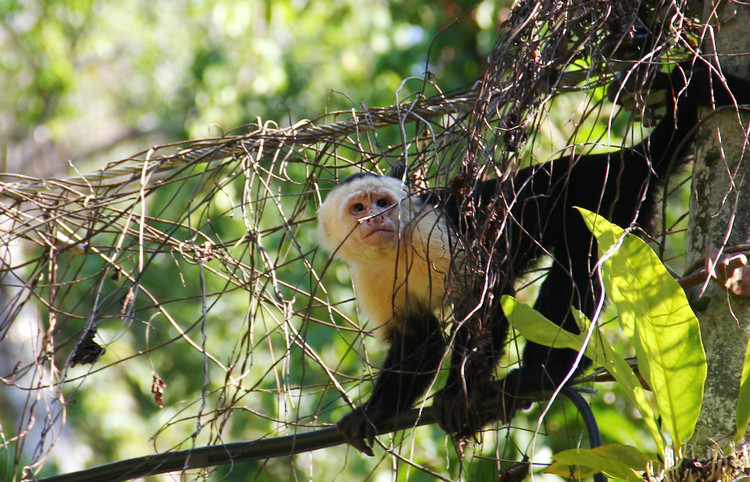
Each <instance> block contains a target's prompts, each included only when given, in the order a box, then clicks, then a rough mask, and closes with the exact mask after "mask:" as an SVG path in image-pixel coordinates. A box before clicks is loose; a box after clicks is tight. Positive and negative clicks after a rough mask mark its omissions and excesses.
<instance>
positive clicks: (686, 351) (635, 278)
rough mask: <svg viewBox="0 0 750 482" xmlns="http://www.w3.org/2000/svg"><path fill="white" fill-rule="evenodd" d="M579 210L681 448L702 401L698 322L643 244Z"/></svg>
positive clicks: (608, 286)
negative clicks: (597, 247)
mask: <svg viewBox="0 0 750 482" xmlns="http://www.w3.org/2000/svg"><path fill="white" fill-rule="evenodd" d="M579 210H580V211H581V215H582V216H583V218H584V220H585V221H586V223H587V224H588V226H589V228H590V229H591V231H592V232H593V233H594V235H595V236H596V238H597V242H598V245H599V256H600V258H609V259H608V260H607V262H605V263H604V264H603V265H602V278H603V282H604V286H605V289H606V292H607V295H608V296H609V297H610V299H611V300H612V301H613V302H614V304H615V306H616V307H617V312H618V313H619V316H620V320H621V324H622V325H621V326H622V327H623V330H624V331H625V332H626V333H632V338H631V339H632V341H633V344H634V345H635V348H636V356H637V358H638V367H639V369H640V372H641V375H642V376H643V377H644V379H645V380H646V381H647V383H648V384H649V386H650V387H651V389H652V390H653V392H654V395H655V398H656V403H657V406H658V409H659V415H660V416H661V417H662V422H663V426H664V427H665V428H666V429H667V430H668V431H669V433H670V435H671V437H672V440H673V442H674V445H675V446H676V447H679V446H680V445H681V444H682V443H683V442H685V441H686V440H688V439H689V438H690V437H691V436H692V434H693V432H694V430H695V423H696V421H697V420H698V414H699V412H700V407H701V404H702V402H703V386H704V383H705V380H706V355H705V352H704V350H703V344H702V343H701V335H700V326H699V324H698V319H697V318H696V317H695V315H694V314H693V311H692V310H691V309H690V306H689V304H688V300H687V297H686V296H685V293H684V291H683V290H682V288H681V287H680V286H679V284H677V281H675V280H674V278H673V277H672V276H671V275H670V274H669V272H668V271H667V270H666V268H665V267H664V266H663V265H662V264H661V261H659V258H658V257H657V256H656V254H655V253H654V252H653V251H652V250H651V248H649V247H648V245H647V244H646V243H645V242H643V240H641V239H640V238H638V237H636V236H630V235H627V236H626V235H625V233H624V231H623V230H622V229H621V228H619V227H618V226H615V225H613V224H611V223H609V222H608V221H606V220H605V219H603V218H602V217H601V216H598V215H597V214H594V213H591V212H588V211H585V210H583V209H579Z"/></svg>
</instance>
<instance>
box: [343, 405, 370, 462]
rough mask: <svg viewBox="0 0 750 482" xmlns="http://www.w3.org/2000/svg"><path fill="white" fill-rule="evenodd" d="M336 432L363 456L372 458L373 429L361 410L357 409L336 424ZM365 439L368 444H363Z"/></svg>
mask: <svg viewBox="0 0 750 482" xmlns="http://www.w3.org/2000/svg"><path fill="white" fill-rule="evenodd" d="M336 431H337V432H338V433H340V434H341V436H343V437H344V439H345V440H346V442H347V443H348V444H349V445H351V446H352V447H354V448H355V449H357V450H359V451H360V452H362V453H363V454H365V455H367V456H369V457H373V456H374V455H375V454H374V453H373V451H372V448H371V446H372V444H373V442H374V441H375V427H374V426H373V425H372V424H371V423H370V422H369V420H368V419H367V417H366V416H365V414H364V413H363V411H362V409H361V408H358V409H356V410H354V411H352V412H351V413H349V414H348V415H346V416H345V417H344V418H342V419H341V420H339V423H337V424H336ZM365 439H367V441H368V442H369V445H368V443H367V442H365Z"/></svg>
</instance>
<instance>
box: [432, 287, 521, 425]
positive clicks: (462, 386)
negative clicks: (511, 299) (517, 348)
mask: <svg viewBox="0 0 750 482" xmlns="http://www.w3.org/2000/svg"><path fill="white" fill-rule="evenodd" d="M499 300H500V297H499V296H498V297H495V303H494V306H491V307H488V309H486V310H481V311H480V312H477V313H474V314H473V315H471V316H470V317H468V318H464V319H463V320H462V321H459V322H458V325H457V326H456V327H455V330H454V334H453V345H452V350H453V353H452V361H451V367H450V373H449V376H448V380H447V381H446V384H445V387H443V389H441V390H440V391H439V392H438V393H436V394H435V398H434V403H433V404H434V406H435V407H436V408H437V411H438V421H439V423H440V426H441V428H442V429H443V430H445V431H446V433H450V434H454V435H456V436H457V437H458V438H466V437H469V436H471V435H474V434H475V433H476V432H478V431H479V430H481V428H482V427H483V426H484V425H486V424H487V423H489V422H491V421H493V420H496V419H498V418H499V416H497V415H494V414H485V413H481V412H480V411H478V410H477V408H478V406H479V405H480V404H481V403H482V402H484V401H486V400H489V399H495V400H498V401H499V400H500V394H501V392H500V391H499V390H498V386H497V382H496V381H495V380H494V372H495V367H496V365H497V363H498V361H499V359H500V357H501V356H502V354H503V350H504V345H505V340H506V337H507V334H508V320H507V319H506V318H505V315H504V314H503V312H502V310H501V308H500V304H499ZM463 311H464V310H463V309H461V311H459V313H460V312H463ZM459 319H460V318H459Z"/></svg>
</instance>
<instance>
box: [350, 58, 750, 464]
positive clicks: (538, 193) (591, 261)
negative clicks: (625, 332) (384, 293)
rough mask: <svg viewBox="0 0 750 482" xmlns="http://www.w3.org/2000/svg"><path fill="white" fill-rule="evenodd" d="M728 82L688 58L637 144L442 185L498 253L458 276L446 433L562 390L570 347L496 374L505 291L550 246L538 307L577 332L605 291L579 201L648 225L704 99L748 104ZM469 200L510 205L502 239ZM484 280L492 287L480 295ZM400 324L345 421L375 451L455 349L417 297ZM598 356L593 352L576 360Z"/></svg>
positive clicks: (463, 432)
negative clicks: (466, 192)
mask: <svg viewBox="0 0 750 482" xmlns="http://www.w3.org/2000/svg"><path fill="white" fill-rule="evenodd" d="M725 80H726V82H727V85H728V87H729V90H730V91H731V92H732V94H733V95H734V97H733V95H732V94H730V92H729V91H728V90H727V88H726V86H725V85H724V83H723V80H721V79H720V78H719V76H718V75H716V74H715V73H711V69H710V68H709V67H707V66H706V65H705V64H702V63H700V61H698V62H696V63H695V65H691V64H690V63H686V64H682V65H680V66H678V67H676V68H675V69H674V71H673V73H672V74H671V91H670V92H668V94H667V98H668V99H669V100H668V105H667V112H666V114H665V115H664V117H663V118H662V119H661V121H660V122H659V124H658V125H657V126H656V127H655V128H654V129H653V131H652V132H651V134H650V135H649V137H648V138H647V139H645V140H644V141H643V142H641V143H640V144H638V145H636V146H633V147H629V148H623V149H621V150H618V151H615V152H611V153H603V154H591V155H583V156H566V157H561V158H559V159H556V160H553V161H550V162H547V163H544V164H540V165H535V166H532V167H529V168H526V169H522V170H520V171H519V172H518V173H517V174H516V175H515V176H513V177H512V178H511V179H510V180H508V181H505V182H502V183H501V182H500V181H498V180H489V181H484V182H479V183H477V185H476V186H475V189H474V191H473V192H474V193H473V197H472V198H466V197H459V196H455V195H453V194H451V193H450V191H449V190H443V191H439V192H438V193H436V194H435V195H434V197H433V199H432V200H431V201H430V202H433V203H434V204H435V206H436V209H439V210H442V212H443V213H444V216H445V218H446V220H447V224H448V226H449V227H450V228H452V229H453V230H454V232H455V233H456V239H458V240H459V241H460V242H464V243H468V244H466V245H464V249H471V242H472V241H474V242H477V243H480V245H482V246H484V247H486V248H487V249H486V250H485V251H484V253H485V254H484V256H486V259H487V262H488V263H492V269H491V270H489V271H488V273H487V276H486V277H485V278H482V277H481V276H480V277H479V278H480V279H479V280H478V281H477V280H476V279H475V280H473V281H475V282H476V283H477V285H475V286H473V285H472V280H471V279H468V280H462V279H458V280H453V283H452V284H451V289H456V288H455V286H456V281H457V282H458V286H463V285H465V289H466V293H465V296H464V297H465V301H464V302H461V303H460V304H459V305H458V306H455V310H456V311H455V313H454V314H453V319H454V321H455V324H454V328H453V331H452V345H451V346H452V358H451V360H450V373H449V377H448V381H447V382H446V385H445V387H444V388H443V389H441V390H440V391H439V392H438V393H437V394H436V395H435V399H434V404H435V405H436V406H437V407H438V409H439V412H440V420H441V426H442V427H443V428H444V429H445V430H446V431H447V432H448V433H452V434H455V435H457V436H459V437H466V436H470V435H472V434H474V433H476V432H477V431H479V430H480V429H481V428H482V426H483V425H485V424H486V423H489V422H491V421H493V420H503V421H508V420H509V419H510V417H511V416H512V415H513V413H514V412H515V410H517V409H518V408H521V407H524V406H526V405H527V404H528V401H519V400H521V398H523V397H524V396H528V395H530V394H537V393H539V392H545V391H548V390H550V389H553V388H554V387H556V386H557V385H559V384H560V383H561V382H562V380H563V379H564V377H565V376H566V375H567V374H568V373H569V372H570V371H571V369H572V367H573V364H574V360H575V358H576V356H577V353H576V352H574V351H573V350H564V349H550V348H548V347H545V346H541V345H537V344H535V343H531V342H527V343H526V346H525V349H524V352H523V356H522V360H521V364H520V367H519V368H517V369H514V370H512V371H511V372H510V373H509V374H508V375H507V376H506V377H505V378H503V379H501V380H494V377H493V373H494V369H495V366H496V364H497V362H498V360H499V357H500V356H501V355H502V354H503V350H504V345H505V343H506V339H507V335H508V321H507V319H506V318H505V316H504V314H503V312H502V310H501V309H500V307H499V302H500V298H501V295H503V294H512V293H513V289H514V287H513V284H514V281H515V278H516V276H518V275H520V274H522V273H524V271H525V270H527V268H528V267H529V265H530V263H532V262H533V261H534V260H536V259H537V258H538V257H539V256H541V255H543V254H550V255H551V256H552V259H553V261H552V265H551V267H550V269H549V273H548V274H547V276H546V278H545V280H544V282H543V283H542V286H541V288H540V291H539V295H538V297H537V300H536V303H535V305H534V307H535V308H536V309H537V310H538V311H539V312H541V313H542V314H543V315H544V316H546V317H547V318H548V319H550V320H551V321H553V322H554V323H556V324H557V325H558V326H561V327H562V328H563V329H565V330H568V331H571V332H573V333H578V331H579V330H578V327H577V325H576V323H575V321H574V319H573V315H572V313H571V306H573V307H575V308H576V309H578V310H580V311H582V312H583V313H584V314H586V315H587V316H589V317H591V316H592V315H593V314H594V311H595V309H596V306H597V303H598V301H599V298H600V296H601V289H600V283H599V281H598V280H597V279H596V278H595V274H594V273H595V269H594V267H595V264H596V262H597V251H596V241H595V239H594V238H593V236H592V234H591V233H590V231H589V230H588V229H587V227H586V225H585V224H584V222H583V219H582V218H581V216H580V214H579V213H578V212H577V211H576V210H575V209H574V206H580V207H583V208H586V209H588V210H590V211H594V212H597V213H599V214H601V215H603V216H604V217H606V218H607V219H609V220H610V221H612V222H614V223H615V224H617V225H619V226H621V227H623V228H628V227H632V226H639V227H642V228H644V229H648V227H649V225H650V224H651V223H652V221H653V219H654V217H655V215H656V211H657V207H656V200H657V195H658V193H659V190H660V187H661V186H662V185H663V184H662V183H663V181H664V180H665V179H667V177H668V176H669V175H670V174H671V173H673V172H675V171H677V170H678V169H679V167H680V166H682V165H683V164H684V163H685V156H682V155H680V154H681V152H680V150H681V149H682V147H683V144H684V141H685V140H686V139H687V138H688V136H689V133H690V131H691V130H692V129H693V128H694V127H695V126H696V124H697V122H698V108H699V106H701V105H706V106H712V105H713V106H714V107H715V106H723V105H734V104H735V102H736V103H748V102H750V82H749V81H745V80H742V79H738V78H735V77H732V76H729V75H726V76H725ZM735 98H736V100H735ZM355 176H362V175H355ZM467 201H472V202H473V204H474V206H473V212H474V213H475V214H476V216H477V217H480V218H481V216H485V215H487V213H492V211H493V210H496V211H497V212H499V213H503V214H507V218H503V219H501V220H500V221H498V223H497V226H500V227H501V230H500V231H498V232H496V233H495V236H496V238H495V239H488V233H486V232H480V231H479V230H478V228H477V227H476V225H475V224H474V223H473V222H470V221H469V222H467V221H466V218H465V217H464V213H465V212H466V210H465V203H467ZM495 208H500V209H495ZM475 220H476V218H475ZM490 234H491V233H490ZM480 259H481V255H480ZM457 273H458V272H457ZM456 276H459V277H461V276H463V277H466V278H468V277H469V275H459V274H456ZM461 289H463V288H461ZM487 289H488V290H489V292H491V293H492V296H491V297H487V296H486V295H484V294H481V292H482V290H485V291H484V293H486V292H487ZM403 324H404V329H403V331H402V332H400V334H399V335H400V336H398V337H394V338H396V339H390V340H388V341H389V342H390V343H391V346H390V349H389V351H388V355H387V357H386V360H385V364H384V366H383V369H382V371H381V373H380V374H379V376H378V378H377V380H376V382H375V387H374V390H373V393H372V396H371V398H370V399H369V401H368V402H367V403H365V404H364V405H363V406H362V407H360V408H358V409H356V410H354V411H353V412H352V413H350V414H349V415H347V416H346V417H344V419H342V420H341V421H340V422H339V424H338V428H339V430H340V431H341V432H342V433H343V434H344V435H345V436H346V438H347V440H349V441H350V443H352V444H353V445H354V446H355V447H357V448H359V449H360V450H362V451H363V452H365V453H368V454H370V455H371V454H372V451H371V449H370V446H371V445H372V442H373V437H374V429H373V426H372V424H377V423H378V422H380V421H382V420H383V419H385V418H388V417H389V416H391V415H393V414H394V413H397V412H399V411H402V410H405V409H407V408H409V407H411V406H412V405H413V403H414V402H415V401H416V400H417V398H419V397H420V396H421V395H422V394H423V393H424V392H425V390H426V389H427V388H428V387H429V385H430V383H431V382H432V381H433V380H434V377H435V373H436V370H437V369H438V368H439V366H440V363H441V360H442V359H443V355H444V353H445V350H446V341H445V340H444V337H443V334H442V329H441V323H440V321H439V320H438V319H437V318H436V316H435V315H434V314H433V313H432V312H430V311H427V310H424V309H421V310H420V308H419V307H418V306H413V307H411V309H410V310H409V311H408V312H407V313H405V314H404V321H403ZM589 363H590V362H588V361H584V363H583V366H582V367H578V368H579V369H581V368H585V366H587V365H588V364H589ZM491 397H496V399H497V401H498V413H497V414H496V416H493V417H487V416H481V415H480V414H478V413H477V412H476V411H475V410H473V409H474V407H476V405H477V404H479V403H480V402H482V401H484V400H486V399H488V398H491ZM365 440H366V441H367V442H368V443H369V444H368V443H365Z"/></svg>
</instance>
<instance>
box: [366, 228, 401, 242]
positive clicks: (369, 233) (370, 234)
mask: <svg viewBox="0 0 750 482" xmlns="http://www.w3.org/2000/svg"><path fill="white" fill-rule="evenodd" d="M363 231H364V232H363V233H362V240H363V241H364V240H367V239H370V240H373V241H374V240H376V239H381V238H390V237H392V236H393V235H394V234H396V232H395V231H394V230H392V229H388V228H382V227H381V228H370V229H366V230H363Z"/></svg>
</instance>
